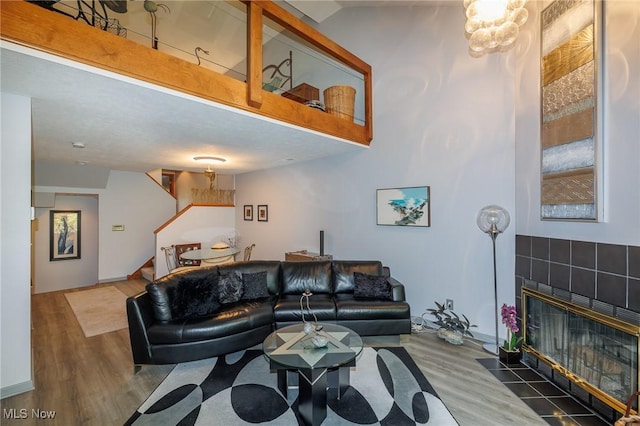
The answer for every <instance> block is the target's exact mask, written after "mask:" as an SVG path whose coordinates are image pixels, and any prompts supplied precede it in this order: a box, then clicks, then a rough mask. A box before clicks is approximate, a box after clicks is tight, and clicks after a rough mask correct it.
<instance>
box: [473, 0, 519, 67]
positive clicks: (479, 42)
mask: <svg viewBox="0 0 640 426" xmlns="http://www.w3.org/2000/svg"><path fill="white" fill-rule="evenodd" d="M526 2H527V0H464V8H465V13H466V16H467V21H466V23H465V25H464V29H465V31H466V32H467V34H469V48H470V49H471V50H472V51H473V52H475V53H478V54H484V53H490V52H493V51H496V50H499V49H503V48H505V47H507V46H509V45H511V44H512V43H513V42H514V41H515V40H516V37H518V32H519V31H520V27H521V26H522V25H523V24H524V23H525V22H527V18H528V17H529V12H528V11H527V9H525V8H524V5H525V3H526Z"/></svg>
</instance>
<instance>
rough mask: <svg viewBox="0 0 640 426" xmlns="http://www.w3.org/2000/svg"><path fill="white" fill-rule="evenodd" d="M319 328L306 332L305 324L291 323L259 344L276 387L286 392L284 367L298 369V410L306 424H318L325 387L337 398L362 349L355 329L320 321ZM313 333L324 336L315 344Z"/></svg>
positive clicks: (322, 413)
mask: <svg viewBox="0 0 640 426" xmlns="http://www.w3.org/2000/svg"><path fill="white" fill-rule="evenodd" d="M318 326H320V327H321V329H320V330H319V331H316V332H313V333H310V334H307V333H305V332H304V324H296V325H290V326H287V327H283V328H281V329H278V330H276V331H274V332H273V333H271V334H270V335H268V336H267V338H266V339H265V340H264V343H263V344H262V349H263V350H264V353H265V355H266V356H267V357H268V358H269V363H270V366H271V369H272V370H276V371H277V374H278V388H279V389H280V391H281V392H282V394H283V395H284V396H285V397H286V396H287V388H288V383H287V371H288V370H289V371H296V372H297V373H298V413H299V414H300V417H301V418H302V419H303V420H304V422H305V423H306V424H308V425H313V426H315V425H319V424H320V423H322V421H323V420H324V419H325V418H326V417H327V387H329V388H331V389H336V390H337V394H338V398H340V397H341V396H342V394H343V393H344V391H345V390H346V389H347V387H348V386H349V372H350V368H351V367H355V365H356V358H357V356H358V355H359V354H360V352H362V339H361V338H360V336H359V335H358V333H356V332H355V331H353V330H351V329H349V328H346V327H342V326H340V325H336V324H327V323H320V324H318ZM313 337H321V338H324V339H326V343H327V345H326V346H324V347H320V348H318V347H316V346H315V345H314V343H313V341H312V338H313Z"/></svg>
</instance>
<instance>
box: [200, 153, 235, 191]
mask: <svg viewBox="0 0 640 426" xmlns="http://www.w3.org/2000/svg"><path fill="white" fill-rule="evenodd" d="M193 159H194V160H195V161H197V162H199V163H205V164H206V165H207V169H206V170H205V171H204V175H205V176H206V178H207V179H209V189H213V181H214V180H215V179H216V172H215V171H214V170H213V168H212V167H211V166H212V165H213V164H220V163H224V162H225V161H227V160H226V158H222V157H214V156H211V155H196V156H195V157H193Z"/></svg>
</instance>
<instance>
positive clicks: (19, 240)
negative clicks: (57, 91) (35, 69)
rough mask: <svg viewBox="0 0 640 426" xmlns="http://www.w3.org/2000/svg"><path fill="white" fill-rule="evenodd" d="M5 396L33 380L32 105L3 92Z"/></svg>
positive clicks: (0, 244) (1, 373)
mask: <svg viewBox="0 0 640 426" xmlns="http://www.w3.org/2000/svg"><path fill="white" fill-rule="evenodd" d="M0 97H1V108H0V109H1V114H0V115H1V116H2V126H0V127H1V132H2V133H1V143H0V187H1V191H0V194H1V197H2V198H1V201H0V212H1V213H0V277H1V280H0V305H1V306H2V310H1V311H0V324H1V325H0V327H1V333H0V397H2V398H5V397H7V396H11V395H13V394H16V393H20V392H24V391H27V390H30V389H32V388H33V381H32V379H31V316H30V315H31V299H30V296H31V294H30V293H31V291H30V280H29V278H30V262H31V252H30V241H31V224H30V217H31V210H30V206H31V101H30V99H28V98H25V97H22V96H15V95H11V94H8V93H2V94H1V96H0Z"/></svg>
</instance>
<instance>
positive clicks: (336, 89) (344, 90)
mask: <svg viewBox="0 0 640 426" xmlns="http://www.w3.org/2000/svg"><path fill="white" fill-rule="evenodd" d="M323 95H324V105H325V107H326V108H327V112H328V113H329V114H331V115H335V116H336V117H340V118H344V119H346V120H351V121H353V109H354V105H355V101H356V89H354V88H353V87H351V86H331V87H328V88H326V89H325V90H324V92H323Z"/></svg>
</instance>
